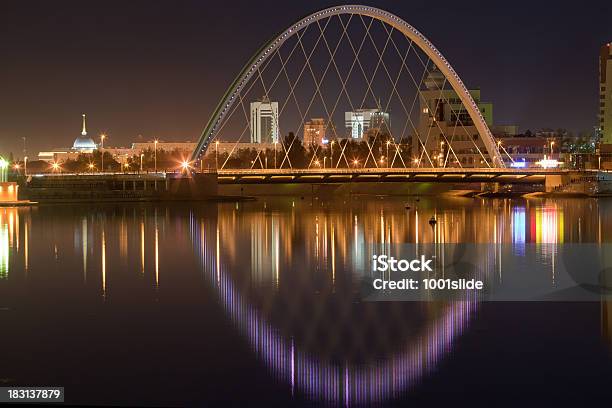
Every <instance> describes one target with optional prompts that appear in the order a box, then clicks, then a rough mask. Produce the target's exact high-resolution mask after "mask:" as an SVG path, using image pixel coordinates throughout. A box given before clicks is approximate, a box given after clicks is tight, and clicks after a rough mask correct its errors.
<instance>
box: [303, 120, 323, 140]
mask: <svg viewBox="0 0 612 408" xmlns="http://www.w3.org/2000/svg"><path fill="white" fill-rule="evenodd" d="M326 127H327V125H326V123H325V119H323V118H313V119H310V120H309V121H308V122H306V123H304V146H306V147H308V146H314V145H319V146H321V145H323V144H326V143H327V139H326V137H325V129H326Z"/></svg>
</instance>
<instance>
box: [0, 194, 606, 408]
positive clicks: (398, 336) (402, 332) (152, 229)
mask: <svg viewBox="0 0 612 408" xmlns="http://www.w3.org/2000/svg"><path fill="white" fill-rule="evenodd" d="M407 206H408V207H410V208H406V207H407ZM432 216H434V217H435V218H436V220H437V225H436V226H435V227H432V226H431V225H430V224H429V223H428V220H429V219H430V218H431V217H432ZM611 228H612V201H610V200H587V199H567V200H522V199H521V200H479V199H463V198H435V199H432V198H422V199H420V200H418V201H417V199H415V198H411V199H410V200H408V201H407V200H405V199H404V200H400V199H394V198H389V197H376V196H352V197H348V196H347V197H344V198H338V199H334V200H320V199H316V198H310V197H307V198H304V199H301V198H299V197H298V198H290V197H276V198H260V199H258V200H257V201H253V202H240V203H171V204H124V203H122V204H100V205H91V204H79V205H76V204H75V205H44V206H43V205H41V206H38V207H31V208H19V209H18V208H0V327H1V328H2V336H0V349H1V350H2V357H1V358H0V386H17V385H19V386H35V385H39V386H62V387H65V393H66V401H67V402H69V403H72V404H75V405H81V404H96V405H106V404H110V405H139V406H142V405H159V406H185V405H207V404H210V403H228V402H231V403H235V404H242V405H247V404H252V405H254V404H256V403H265V404H268V405H271V406H272V405H274V406H291V405H300V406H301V405H318V404H321V403H325V404H330V405H360V404H374V405H400V404H402V405H403V404H405V403H413V404H441V403H457V402H463V403H468V402H469V403H470V404H472V405H474V404H475V405H483V406H484V405H486V406H491V405H499V404H500V403H502V402H505V403H508V402H510V401H512V402H513V403H514V402H517V403H518V402H520V401H527V402H531V403H535V402H539V403H544V404H549V403H554V402H568V401H574V402H576V403H583V404H584V403H587V402H593V401H596V400H599V399H600V398H604V397H606V398H609V394H608V392H609V386H610V383H611V380H612V376H611V364H610V357H611V354H610V350H611V348H610V345H611V341H610V326H609V325H610V310H611V309H610V305H609V302H605V301H603V300H602V301H590V302H487V301H483V302H466V301H461V302H459V301H457V302H453V301H447V302H365V301H363V299H362V298H361V295H360V286H361V285H362V284H363V278H364V276H365V275H367V274H368V272H367V271H368V265H369V252H368V250H367V248H369V247H370V246H372V245H381V244H387V245H393V244H404V243H434V242H444V243H486V244H493V245H495V244H500V245H501V244H513V245H519V246H520V245H523V244H524V245H529V244H543V245H544V247H546V248H551V247H552V248H553V250H552V251H551V252H550V253H548V254H547V253H544V255H545V256H543V258H542V262H550V264H551V265H554V262H555V249H554V248H557V246H562V245H564V244H568V243H597V244H600V243H609V242H610V241H612V233H611V232H610V231H611ZM500 264H502V262H501V261H500ZM498 266H499V265H498ZM494 270H495V271H497V272H495V273H493V274H492V276H490V277H489V279H490V280H491V281H495V280H500V281H501V280H502V279H504V278H505V277H504V276H503V272H502V271H503V268H501V267H498V268H494ZM551 271H552V273H551V278H550V279H551V282H552V284H554V269H551ZM498 272H499V276H498V275H497V273H498ZM608 401H609V399H608Z"/></svg>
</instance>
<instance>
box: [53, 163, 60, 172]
mask: <svg viewBox="0 0 612 408" xmlns="http://www.w3.org/2000/svg"><path fill="white" fill-rule="evenodd" d="M51 169H52V170H53V172H56V171H58V170H59V169H60V166H59V164H58V163H57V162H53V163H51Z"/></svg>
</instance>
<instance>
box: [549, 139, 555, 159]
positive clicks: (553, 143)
mask: <svg viewBox="0 0 612 408" xmlns="http://www.w3.org/2000/svg"><path fill="white" fill-rule="evenodd" d="M554 145H555V141H554V140H551V141H550V158H551V159H552V157H553V146H554Z"/></svg>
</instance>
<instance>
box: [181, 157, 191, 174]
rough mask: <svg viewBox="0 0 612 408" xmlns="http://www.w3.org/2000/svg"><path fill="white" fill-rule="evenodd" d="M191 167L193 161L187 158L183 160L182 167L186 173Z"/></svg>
mask: <svg viewBox="0 0 612 408" xmlns="http://www.w3.org/2000/svg"><path fill="white" fill-rule="evenodd" d="M190 167H191V163H189V162H188V161H187V160H183V161H182V162H181V169H182V170H183V171H184V172H185V173H186V172H187V170H189V168H190Z"/></svg>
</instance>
